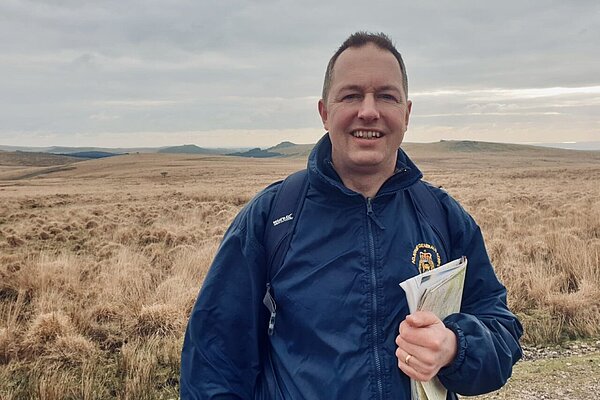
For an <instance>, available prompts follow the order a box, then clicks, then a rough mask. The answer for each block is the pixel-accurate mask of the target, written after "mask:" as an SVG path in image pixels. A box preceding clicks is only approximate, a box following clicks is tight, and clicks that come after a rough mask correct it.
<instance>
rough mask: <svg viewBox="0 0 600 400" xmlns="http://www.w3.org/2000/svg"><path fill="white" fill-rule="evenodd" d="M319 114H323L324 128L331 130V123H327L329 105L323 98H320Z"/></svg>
mask: <svg viewBox="0 0 600 400" xmlns="http://www.w3.org/2000/svg"><path fill="white" fill-rule="evenodd" d="M319 115H320V116H321V121H323V128H325V130H326V131H329V126H328V125H329V124H328V123H327V106H326V105H325V102H324V101H323V99H321V100H319Z"/></svg>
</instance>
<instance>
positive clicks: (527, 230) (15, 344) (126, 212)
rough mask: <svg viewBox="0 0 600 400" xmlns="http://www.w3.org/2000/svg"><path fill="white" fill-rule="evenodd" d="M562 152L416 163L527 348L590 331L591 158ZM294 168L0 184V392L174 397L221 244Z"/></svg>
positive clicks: (594, 182) (193, 160)
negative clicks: (201, 293) (491, 268)
mask: <svg viewBox="0 0 600 400" xmlns="http://www.w3.org/2000/svg"><path fill="white" fill-rule="evenodd" d="M565 154H567V155H565ZM570 154H572V155H571V156H570V158H569V156H568V153H561V157H562V158H560V159H551V161H548V160H549V158H548V157H545V156H541V157H540V156H539V155H538V156H537V158H535V159H534V158H531V157H532V154H529V153H526V155H523V154H519V155H517V156H511V155H507V154H504V155H502V156H501V157H500V156H498V154H491V155H482V154H480V153H468V154H467V153H458V154H453V153H449V154H448V155H447V156H446V158H444V159H443V160H440V161H435V160H434V158H432V157H431V154H430V153H425V152H423V153H419V152H416V154H415V158H416V161H417V163H418V164H419V165H420V166H421V167H422V168H423V170H424V171H425V172H426V178H427V179H428V180H429V181H431V182H432V183H435V184H438V185H442V186H443V187H444V188H445V189H446V190H448V191H449V192H450V193H451V194H452V195H454V196H455V197H456V198H457V199H459V200H460V201H461V202H462V204H463V205H464V207H465V208H466V209H467V210H468V211H469V212H471V213H472V214H473V215H474V217H475V218H476V219H477V220H478V222H479V223H480V225H481V227H482V230H483V232H484V235H485V237H486V240H487V245H488V250H489V252H490V255H491V257H492V260H493V262H494V264H495V266H496V270H497V273H498V275H499V276H500V277H501V279H502V281H503V282H504V283H505V285H506V286H507V288H508V290H509V302H510V305H511V307H512V309H513V310H515V311H516V312H517V313H518V315H519V316H520V317H521V319H522V321H523V322H524V325H525V329H526V330H525V337H524V340H525V341H526V342H527V343H530V344H537V343H557V342H561V341H563V340H566V339H569V338H577V337H590V336H598V335H600V200H599V199H600V185H598V182H600V162H599V159H598V157H597V155H589V156H588V155H585V154H584V153H570ZM582 154H584V155H583V156H582ZM419 160H420V162H419ZM304 164H305V160H303V159H301V158H296V159H286V160H275V159H263V160H250V159H244V160H241V159H236V158H227V157H213V156H186V155H158V154H146V155H144V154H138V155H128V156H121V157H113V158H109V159H102V160H92V161H85V162H79V163H76V164H71V165H70V167H74V169H72V170H64V171H54V172H53V173H52V174H50V175H44V174H41V175H38V176H36V177H34V178H29V179H25V180H18V181H15V180H3V181H2V180H0V398H2V399H7V400H10V399H30V398H39V399H50V400H52V399H109V398H119V399H155V398H176V397H177V379H178V371H179V354H180V349H181V343H182V336H183V331H184V329H185V324H186V320H187V316H188V315H189V312H190V310H191V308H192V306H193V303H194V300H195V297H196V295H197V293H198V289H199V287H200V285H201V282H202V280H203V277H204V275H205V273H206V271H207V269H208V267H209V265H210V261H211V258H212V256H213V255H214V253H215V251H216V249H217V247H218V244H219V241H220V239H221V236H222V235H223V233H224V231H225V229H226V228H227V226H228V224H229V222H230V221H231V219H232V218H233V217H234V216H235V214H236V213H237V212H238V210H239V209H240V208H241V206H242V205H243V204H245V203H246V202H247V201H248V200H249V199H250V198H251V197H252V196H253V195H254V194H255V193H256V192H257V191H258V190H260V189H261V188H262V187H264V186H266V185H267V184H269V183H270V182H272V181H274V180H277V179H280V178H282V177H284V176H285V175H287V174H288V173H290V172H292V171H294V170H297V169H300V168H303V166H304ZM11 168H12V167H11ZM31 168H33V169H35V168H36V167H31ZM3 171H5V170H3V169H2V167H0V179H1V178H2V176H4V177H5V178H6V177H8V175H6V174H5V175H2V174H3ZM36 171H37V170H36ZM5 172H6V171H5ZM29 172H31V171H28V170H27V168H25V167H23V169H22V170H21V171H20V173H22V174H26V173H29ZM163 172H167V173H168V179H165V178H164V177H163Z"/></svg>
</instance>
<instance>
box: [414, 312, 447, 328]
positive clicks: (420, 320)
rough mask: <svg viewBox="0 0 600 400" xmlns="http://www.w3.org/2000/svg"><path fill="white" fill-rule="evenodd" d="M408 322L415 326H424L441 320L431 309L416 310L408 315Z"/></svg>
mask: <svg viewBox="0 0 600 400" xmlns="http://www.w3.org/2000/svg"><path fill="white" fill-rule="evenodd" d="M406 322H407V323H408V324H409V325H410V326H412V327H413V328H423V327H426V326H429V325H434V324H437V323H438V322H441V320H440V319H439V318H438V317H437V316H436V315H435V314H434V313H432V312H430V311H416V312H414V313H412V314H410V315H408V316H407V317H406Z"/></svg>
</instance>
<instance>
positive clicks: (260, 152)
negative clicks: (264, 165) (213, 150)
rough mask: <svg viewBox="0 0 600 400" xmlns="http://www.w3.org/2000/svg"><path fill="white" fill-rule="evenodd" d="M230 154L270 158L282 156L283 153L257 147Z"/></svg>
mask: <svg viewBox="0 0 600 400" xmlns="http://www.w3.org/2000/svg"><path fill="white" fill-rule="evenodd" d="M228 155H230V156H237V157H251V158H270V157H281V156H282V155H283V154H281V153H276V152H272V151H269V150H262V149H260V148H259V147H256V148H254V149H250V150H248V151H243V152H237V153H231V154H228Z"/></svg>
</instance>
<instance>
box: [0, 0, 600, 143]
mask: <svg viewBox="0 0 600 400" xmlns="http://www.w3.org/2000/svg"><path fill="white" fill-rule="evenodd" d="M402 3H403V2H397V1H391V0H387V1H381V2H376V3H372V4H371V3H370V4H362V3H352V2H350V3H348V2H342V1H331V2H320V1H316V0H310V1H303V2H295V1H291V0H263V1H246V0H244V1H242V0H222V1H216V0H207V1H204V0H203V1H192V0H180V1H170V2H165V1H158V0H155V1H142V0H131V1H126V2H123V1H102V2H98V1H87V0H82V1H47V0H45V1H33V0H6V1H3V2H2V3H1V4H0V89H1V90H0V105H1V106H2V107H0V119H1V120H2V121H3V127H0V142H1V141H3V140H5V139H7V138H9V137H10V136H9V134H8V133H7V132H15V131H46V132H48V131H50V130H53V131H54V130H55V131H56V132H92V133H93V132H140V131H149V130H153V131H154V130H158V129H161V130H164V131H169V132H173V131H177V130H211V129H284V128H309V127H311V128H314V129H320V121H319V118H318V115H317V113H316V99H315V96H318V94H319V93H320V90H321V84H322V79H323V73H324V68H325V64H326V63H327V61H328V59H329V57H330V56H331V54H332V53H333V52H334V51H335V49H336V48H337V46H338V45H339V44H340V42H341V41H342V40H343V39H344V38H345V37H346V36H347V35H348V34H349V33H351V32H353V31H355V30H357V29H366V30H372V31H385V32H387V33H388V34H389V35H390V36H391V37H392V38H393V39H394V40H395V42H396V44H397V46H398V48H399V49H400V50H401V52H402V53H403V55H404V57H405V60H406V63H407V67H408V72H409V85H410V89H409V92H411V93H414V94H415V97H414V100H415V119H414V121H415V122H414V124H413V126H412V128H414V129H415V130H416V131H417V132H418V131H419V129H420V128H419V127H420V126H423V127H425V126H427V127H428V129H429V128H431V129H432V130H433V129H434V127H433V124H434V123H436V124H437V125H436V126H437V127H438V128H439V127H441V126H447V125H448V123H446V124H445V123H444V118H450V119H452V121H453V122H452V123H453V124H456V125H453V126H455V127H456V128H455V129H459V126H460V123H473V119H477V121H481V120H483V119H484V118H488V117H489V118H491V117H492V115H493V114H494V113H496V117H499V116H500V115H498V113H510V112H514V113H517V112H521V113H522V114H525V113H529V117H530V118H532V117H535V115H537V114H540V115H539V117H540V118H543V117H548V116H549V115H551V114H543V113H544V112H557V111H556V110H557V109H560V111H558V112H560V113H563V114H569V115H578V116H580V119H581V120H582V121H589V120H590V118H588V117H586V115H588V114H587V113H590V109H592V111H594V110H595V114H596V115H597V107H598V102H597V100H594V99H597V97H598V96H597V95H594V94H590V95H580V96H578V97H569V96H563V98H561V100H560V101H549V100H548V101H541V100H539V99H538V100H532V99H528V100H523V99H520V100H519V99H516V100H514V99H513V100H507V99H498V98H493V97H492V98H476V97H474V96H471V95H464V96H458V97H453V96H450V95H449V96H441V97H438V98H435V99H434V98H428V97H427V98H425V97H422V96H421V97H420V96H419V95H418V93H423V92H427V91H433V90H442V89H446V90H463V91H469V90H481V89H493V88H504V89H518V88H547V87H556V86H564V87H584V86H597V85H600V82H599V80H598V75H597V71H598V70H600V56H598V54H597V53H598V52H597V50H596V49H597V48H598V47H599V46H598V45H599V43H598V37H600V35H599V34H598V33H599V30H600V4H599V3H597V2H596V1H577V2H564V1H563V2H559V1H551V0H545V1H536V2H522V1H516V0H510V1H505V2H502V3H489V2H480V1H474V0H473V1H467V0H455V1H452V2H444V3H440V2H438V1H433V0H426V1H420V2H418V3H417V2H410V3H409V4H402ZM406 3H408V2H406ZM307 99H309V100H307ZM569 102H570V103H569ZM133 104H137V106H133ZM477 109H479V110H477ZM566 109H568V110H566ZM548 110H549V111H548ZM468 113H471V115H470V117H469V118H468V119H464V118H463V119H462V120H461V122H460V123H459V122H458V121H459V120H460V119H461V118H462V117H459V115H461V114H464V115H463V117H465V115H466V114H468ZM477 113H479V114H478V116H476V114H477ZM419 114H421V115H422V116H421V117H419ZM425 115H440V116H439V117H433V116H432V117H425ZM443 115H445V116H446V117H444V116H443ZM486 115H487V117H486ZM502 115H504V114H502ZM513 117H514V116H513ZM508 118H509V116H503V118H502V119H503V120H505V121H508ZM511 118H512V117H511ZM515 118H516V117H515ZM551 118H554V117H551ZM477 121H475V122H477ZM478 123H479V122H477V124H478ZM420 124H421V125H420ZM477 124H475V125H477ZM477 126H479V125H477ZM523 126H524V125H523V124H520V125H515V127H523ZM594 126H596V127H597V124H594ZM438 128H435V129H438ZM441 129H442V128H439V129H438V130H440V131H441ZM589 130H590V128H589V127H586V128H585V129H584V130H583V131H585V132H589ZM490 132H491V131H490ZM24 140H25V139H24Z"/></svg>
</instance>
